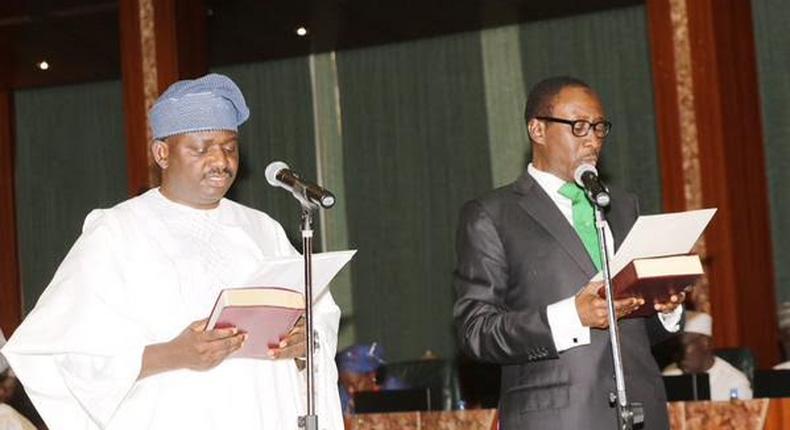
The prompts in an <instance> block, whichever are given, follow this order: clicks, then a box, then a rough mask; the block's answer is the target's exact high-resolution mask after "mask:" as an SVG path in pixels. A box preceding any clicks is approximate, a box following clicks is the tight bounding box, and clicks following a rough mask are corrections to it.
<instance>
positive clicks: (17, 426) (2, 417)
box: [0, 330, 36, 430]
mask: <svg viewBox="0 0 790 430" xmlns="http://www.w3.org/2000/svg"><path fill="white" fill-rule="evenodd" d="M3 345H5V335H4V334H3V331H2V330H0V347H2V346H3ZM17 384H18V383H17V380H16V376H14V372H12V371H11V369H9V368H8V362H6V360H5V358H4V357H3V355H2V354H0V430H35V429H36V427H35V426H34V425H33V424H32V423H31V422H30V421H28V419H27V418H25V417H24V416H22V414H20V413H19V412H17V411H16V410H15V409H14V408H12V407H11V406H9V405H7V404H6V402H7V401H8V399H10V398H11V396H12V395H13V394H14V391H15V390H16V387H17Z"/></svg>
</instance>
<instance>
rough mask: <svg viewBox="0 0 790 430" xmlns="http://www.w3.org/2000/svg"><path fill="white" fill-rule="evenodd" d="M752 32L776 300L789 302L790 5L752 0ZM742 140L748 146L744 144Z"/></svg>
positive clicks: (766, 0)
mask: <svg viewBox="0 0 790 430" xmlns="http://www.w3.org/2000/svg"><path fill="white" fill-rule="evenodd" d="M752 10H753V14H754V33H755V43H756V49H757V64H758V69H759V79H760V90H761V91H760V93H761V96H762V108H763V109H762V113H763V135H764V136H765V160H766V163H765V164H766V175H767V177H768V192H769V199H770V206H771V231H772V238H773V251H774V270H775V273H776V298H777V300H778V301H779V302H783V301H784V302H787V301H790V265H788V264H787V262H788V261H790V201H789V200H788V199H787V184H788V183H790V143H789V142H790V73H788V71H790V48H788V37H787V32H786V31H785V30H786V28H787V23H788V21H790V3H788V2H786V1H783V0H753V1H752ZM744 144H747V145H748V142H745V143H744Z"/></svg>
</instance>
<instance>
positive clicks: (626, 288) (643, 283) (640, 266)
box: [598, 255, 703, 318]
mask: <svg viewBox="0 0 790 430" xmlns="http://www.w3.org/2000/svg"><path fill="white" fill-rule="evenodd" d="M702 274H703V270H702V264H701V263H700V260H699V256H697V255H682V256H672V257H659V258H649V259H641V260H634V261H632V262H630V263H628V265H627V266H626V267H625V268H624V269H623V270H621V271H620V273H618V274H617V275H615V277H614V278H613V279H612V288H613V290H614V297H615V299H624V298H628V297H641V298H643V299H645V304H644V305H642V306H640V307H639V309H637V310H636V311H634V312H632V313H631V314H630V315H628V317H627V318H639V317H647V316H651V315H653V314H654V313H656V310H655V309H654V308H653V305H654V304H655V303H663V302H667V301H668V300H669V298H670V297H671V296H672V295H673V294H678V293H680V292H682V291H685V290H687V289H688V288H689V287H690V286H692V285H694V283H695V282H697V280H699V278H700V277H701V276H702ZM598 295H599V296H601V297H602V298H605V297H606V295H605V290H604V288H601V289H600V290H598Z"/></svg>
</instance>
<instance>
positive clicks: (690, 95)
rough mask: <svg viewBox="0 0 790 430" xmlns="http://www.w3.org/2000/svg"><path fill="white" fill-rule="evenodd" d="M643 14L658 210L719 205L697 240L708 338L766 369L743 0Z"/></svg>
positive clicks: (761, 189) (687, 2)
mask: <svg viewBox="0 0 790 430" xmlns="http://www.w3.org/2000/svg"><path fill="white" fill-rule="evenodd" d="M647 10H648V18H649V22H650V37H651V44H652V57H653V58H652V60H653V70H654V82H655V92H656V110H657V118H658V127H659V138H660V142H659V144H660V146H661V156H662V160H661V162H662V166H663V169H662V173H663V175H664V176H663V190H664V193H665V198H664V201H665V204H666V205H667V210H677V209H680V208H681V204H680V203H681V202H680V197H679V196H681V195H683V196H684V198H685V208H687V209H690V208H696V207H699V206H702V207H718V208H719V212H718V213H717V215H716V217H715V219H714V221H713V223H712V224H711V226H710V227H709V229H708V231H707V233H706V235H705V254H706V263H707V264H706V266H707V274H708V279H709V282H710V303H709V306H710V311H711V313H712V314H713V317H714V339H715V342H716V345H717V346H720V347H731V346H747V347H749V348H750V349H752V351H754V352H755V353H756V354H757V357H758V360H759V364H760V366H761V367H768V366H770V365H772V364H774V363H775V362H776V360H777V359H778V346H777V345H778V344H777V326H776V312H775V310H776V303H775V297H776V296H775V292H774V270H773V260H772V256H771V253H772V249H771V235H770V229H769V228H770V227H769V226H770V223H769V212H768V197H767V196H768V188H767V182H766V177H765V160H764V150H763V138H762V124H761V118H760V98H759V87H758V82H757V66H756V59H755V48H754V34H753V28H752V16H751V5H750V2H749V1H748V0H726V1H717V0H648V2H647ZM668 23H669V25H668ZM670 46H672V49H670ZM684 55H687V56H688V60H689V61H688V66H689V67H688V68H687V69H684V68H683V67H681V66H682V65H683V64H684V63H683V61H684V57H683V56H684ZM673 69H674V71H673ZM689 147H693V148H692V149H691V150H689ZM690 165H691V166H698V168H697V170H696V171H698V172H699V173H698V178H695V177H690V175H691V176H693V175H694V172H695V170H694V169H689V168H688V166H690ZM679 166H682V167H683V168H681V169H679ZM678 178H682V180H678ZM681 187H683V188H684V189H681Z"/></svg>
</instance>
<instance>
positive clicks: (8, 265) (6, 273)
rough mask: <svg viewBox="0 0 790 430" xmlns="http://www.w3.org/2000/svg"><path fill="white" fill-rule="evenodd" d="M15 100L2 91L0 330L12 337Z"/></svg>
mask: <svg viewBox="0 0 790 430" xmlns="http://www.w3.org/2000/svg"><path fill="white" fill-rule="evenodd" d="M14 121H15V117H14V98H13V95H12V93H11V92H10V91H5V90H2V89H0V237H2V238H3V240H2V241H0V255H2V258H0V326H1V327H2V328H3V332H4V333H5V334H6V336H10V335H11V333H12V332H13V331H14V330H15V329H16V327H17V325H19V323H20V322H21V321H22V290H21V285H20V282H19V281H20V278H19V256H18V253H17V239H16V201H15V199H14V137H15V136H14Z"/></svg>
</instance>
